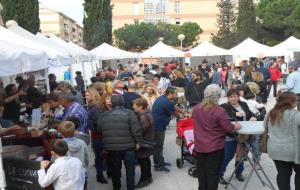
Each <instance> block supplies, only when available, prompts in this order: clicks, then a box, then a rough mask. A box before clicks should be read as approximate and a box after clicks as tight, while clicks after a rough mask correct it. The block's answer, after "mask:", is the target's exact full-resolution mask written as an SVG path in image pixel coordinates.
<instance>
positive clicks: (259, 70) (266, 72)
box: [257, 67, 271, 80]
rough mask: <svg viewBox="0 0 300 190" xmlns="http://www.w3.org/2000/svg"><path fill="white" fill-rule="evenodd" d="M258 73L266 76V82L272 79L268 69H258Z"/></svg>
mask: <svg viewBox="0 0 300 190" xmlns="http://www.w3.org/2000/svg"><path fill="white" fill-rule="evenodd" d="M257 71H258V72H261V73H262V74H263V75H264V79H265V80H268V79H269V78H270V77H271V74H270V71H269V69H267V68H266V67H259V68H257Z"/></svg>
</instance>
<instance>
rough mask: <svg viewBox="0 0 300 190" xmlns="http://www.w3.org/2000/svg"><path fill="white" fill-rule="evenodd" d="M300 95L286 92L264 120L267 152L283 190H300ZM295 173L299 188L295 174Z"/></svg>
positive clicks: (280, 187) (279, 186) (280, 96)
mask: <svg viewBox="0 0 300 190" xmlns="http://www.w3.org/2000/svg"><path fill="white" fill-rule="evenodd" d="M296 106H297V95H296V94H294V93H292V92H284V93H282V94H280V95H279V97H278V99H277V102H276V105H275V106H274V108H273V109H271V111H270V112H269V113H268V114H267V116H266V117H265V121H264V126H265V128H266V134H269V138H268V142H267V152H268V154H269V157H270V158H271V159H272V160H273V161H274V163H275V166H276V169H277V179H276V181H277V185H278V189H279V190H288V189H297V190H298V189H300V127H299V126H300V112H299V111H297V110H295V108H296ZM293 170H294V171H295V173H296V174H295V187H294V188H291V184H290V183H291V175H292V173H293Z"/></svg>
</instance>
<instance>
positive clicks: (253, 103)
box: [245, 99, 265, 115]
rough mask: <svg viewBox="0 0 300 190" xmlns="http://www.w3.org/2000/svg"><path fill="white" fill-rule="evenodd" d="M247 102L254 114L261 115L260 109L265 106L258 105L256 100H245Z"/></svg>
mask: <svg viewBox="0 0 300 190" xmlns="http://www.w3.org/2000/svg"><path fill="white" fill-rule="evenodd" d="M245 102H246V103H247V105H248V107H249V109H250V111H251V112H252V113H254V114H255V115H258V114H259V109H261V108H263V107H265V105H264V104H260V103H258V102H257V101H256V100H251V99H249V100H245Z"/></svg>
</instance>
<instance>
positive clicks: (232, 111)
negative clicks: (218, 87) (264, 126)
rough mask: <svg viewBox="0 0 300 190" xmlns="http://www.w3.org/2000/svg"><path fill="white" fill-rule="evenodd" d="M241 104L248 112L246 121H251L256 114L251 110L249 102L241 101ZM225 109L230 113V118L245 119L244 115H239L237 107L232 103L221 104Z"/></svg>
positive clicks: (234, 119)
mask: <svg viewBox="0 0 300 190" xmlns="http://www.w3.org/2000/svg"><path fill="white" fill-rule="evenodd" d="M239 104H240V106H241V107H242V109H243V110H244V112H245V114H246V121H249V120H250V118H251V117H254V116H255V115H254V114H253V113H252V112H251V111H250V109H249V107H248V105H247V103H245V102H242V101H239ZM221 106H222V107H223V108H224V109H225V111H226V112H227V113H228V115H229V118H230V120H231V121H243V120H244V117H237V116H236V112H239V111H238V110H237V109H235V108H234V107H233V106H232V105H231V104H229V103H224V104H222V105H221Z"/></svg>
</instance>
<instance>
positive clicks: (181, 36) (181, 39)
mask: <svg viewBox="0 0 300 190" xmlns="http://www.w3.org/2000/svg"><path fill="white" fill-rule="evenodd" d="M177 38H178V40H180V49H181V51H182V41H183V40H184V39H185V35H184V34H179V35H178V36H177Z"/></svg>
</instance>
